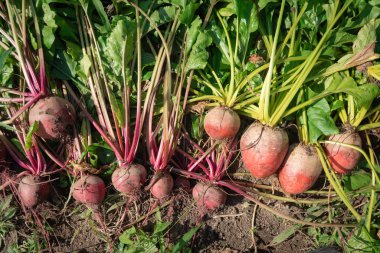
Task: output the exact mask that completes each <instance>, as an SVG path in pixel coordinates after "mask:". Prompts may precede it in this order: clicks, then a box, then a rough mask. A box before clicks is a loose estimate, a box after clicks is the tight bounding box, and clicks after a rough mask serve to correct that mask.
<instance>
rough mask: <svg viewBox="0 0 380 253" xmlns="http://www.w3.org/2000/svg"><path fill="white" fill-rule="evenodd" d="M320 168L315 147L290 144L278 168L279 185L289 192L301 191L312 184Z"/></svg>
mask: <svg viewBox="0 0 380 253" xmlns="http://www.w3.org/2000/svg"><path fill="white" fill-rule="evenodd" d="M322 169H323V168H322V163H321V160H320V159H319V157H318V154H317V151H316V149H315V147H313V146H308V145H303V144H298V145H292V146H291V147H290V150H289V153H288V155H287V156H286V158H285V161H284V163H283V165H282V167H281V169H280V173H279V180H280V184H281V187H282V189H283V190H284V191H285V192H287V193H290V194H299V193H303V192H305V191H307V190H309V189H310V188H311V187H312V186H313V185H314V183H315V182H316V181H317V179H318V177H319V175H320V174H321V172H322Z"/></svg>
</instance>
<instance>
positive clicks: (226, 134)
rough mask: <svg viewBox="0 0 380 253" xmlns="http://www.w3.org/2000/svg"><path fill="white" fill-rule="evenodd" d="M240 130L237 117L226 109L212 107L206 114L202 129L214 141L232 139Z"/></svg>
mask: <svg viewBox="0 0 380 253" xmlns="http://www.w3.org/2000/svg"><path fill="white" fill-rule="evenodd" d="M239 128H240V118H239V115H238V114H237V113H236V112H235V111H233V110H231V109H230V108H228V107H222V106H219V107H214V108H212V109H211V110H210V111H208V113H207V114H206V117H205V120H204V129H205V131H206V133H207V134H208V135H209V136H210V137H211V138H212V139H215V140H222V139H226V138H232V137H234V136H235V135H236V134H237V132H238V131H239Z"/></svg>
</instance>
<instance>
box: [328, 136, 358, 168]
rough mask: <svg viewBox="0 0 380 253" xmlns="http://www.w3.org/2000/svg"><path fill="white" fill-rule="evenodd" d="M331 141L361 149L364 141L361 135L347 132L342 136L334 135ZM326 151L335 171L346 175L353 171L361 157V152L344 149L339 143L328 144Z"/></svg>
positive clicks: (330, 138)
mask: <svg viewBox="0 0 380 253" xmlns="http://www.w3.org/2000/svg"><path fill="white" fill-rule="evenodd" d="M329 141H336V142H341V143H345V144H351V145H355V146H357V147H360V148H361V147H362V141H361V139H360V136H359V134H358V133H356V132H353V131H346V132H344V133H341V134H336V135H332V136H330V137H329ZM325 150H326V154H327V157H328V159H329V161H330V163H331V165H332V167H333V169H334V170H335V171H336V172H338V173H340V174H346V173H348V172H350V171H351V170H353V169H354V168H355V166H356V165H357V164H358V162H359V160H360V157H361V153H360V152H359V151H357V150H355V149H352V148H349V147H344V146H343V145H341V144H339V143H334V144H331V143H327V144H326V146H325Z"/></svg>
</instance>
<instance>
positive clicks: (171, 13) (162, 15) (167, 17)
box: [144, 6, 178, 33]
mask: <svg viewBox="0 0 380 253" xmlns="http://www.w3.org/2000/svg"><path fill="white" fill-rule="evenodd" d="M177 9H178V8H177V7H175V6H164V7H161V8H158V9H157V10H155V11H154V12H153V13H152V15H151V16H150V18H151V19H152V21H153V22H154V23H155V25H156V26H157V27H158V26H160V25H163V24H166V23H169V22H170V21H173V20H174V18H175V15H176V13H177ZM152 30H153V26H151V25H150V23H149V22H147V24H146V28H145V29H144V33H147V32H150V31H152Z"/></svg>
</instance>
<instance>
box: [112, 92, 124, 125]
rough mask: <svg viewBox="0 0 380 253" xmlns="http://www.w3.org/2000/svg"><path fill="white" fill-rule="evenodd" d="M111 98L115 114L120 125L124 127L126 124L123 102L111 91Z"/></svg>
mask: <svg viewBox="0 0 380 253" xmlns="http://www.w3.org/2000/svg"><path fill="white" fill-rule="evenodd" d="M110 100H111V104H112V108H113V109H114V113H115V116H116V118H117V121H118V123H119V126H120V127H122V126H124V125H125V117H124V116H125V115H124V114H125V113H124V106H123V103H122V102H121V101H119V100H117V99H116V97H115V95H114V94H113V93H112V92H110Z"/></svg>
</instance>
